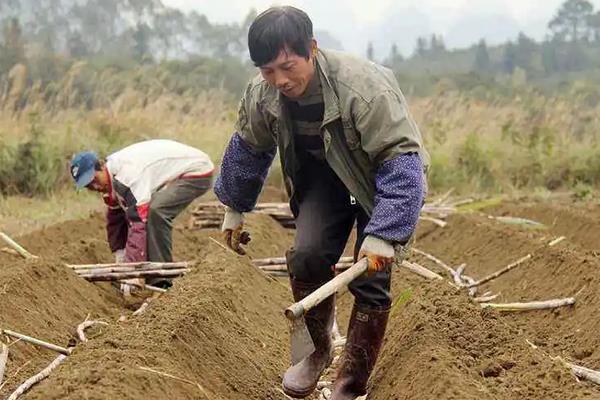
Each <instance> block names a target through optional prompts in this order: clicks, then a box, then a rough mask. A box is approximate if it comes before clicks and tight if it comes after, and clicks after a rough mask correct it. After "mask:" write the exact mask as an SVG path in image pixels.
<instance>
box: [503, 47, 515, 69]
mask: <svg viewBox="0 0 600 400" xmlns="http://www.w3.org/2000/svg"><path fill="white" fill-rule="evenodd" d="M516 62H517V51H516V49H515V45H514V44H513V43H512V42H508V43H506V45H505V46H504V53H503V54H502V71H503V72H504V73H506V74H512V73H513V72H514V70H515V67H516V66H517V64H516Z"/></svg>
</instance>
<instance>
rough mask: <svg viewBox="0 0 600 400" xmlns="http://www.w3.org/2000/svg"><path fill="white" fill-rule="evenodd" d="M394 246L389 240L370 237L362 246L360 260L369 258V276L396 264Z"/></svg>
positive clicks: (359, 254) (359, 253)
mask: <svg viewBox="0 0 600 400" xmlns="http://www.w3.org/2000/svg"><path fill="white" fill-rule="evenodd" d="M394 255H395V251H394V246H393V245H392V244H391V243H390V242H388V241H387V240H383V239H380V238H378V237H377V236H372V235H368V236H367V237H366V238H365V240H364V241H363V243H362V246H360V251H359V252H358V259H359V260H360V259H362V258H364V257H367V260H368V269H367V274H368V275H369V276H371V275H373V274H374V273H376V272H381V271H385V270H387V269H388V268H389V267H390V266H391V265H392V263H393V262H394Z"/></svg>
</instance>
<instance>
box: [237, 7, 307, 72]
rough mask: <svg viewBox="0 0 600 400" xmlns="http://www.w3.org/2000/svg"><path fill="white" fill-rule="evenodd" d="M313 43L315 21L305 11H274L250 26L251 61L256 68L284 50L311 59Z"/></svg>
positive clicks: (249, 46)
mask: <svg viewBox="0 0 600 400" xmlns="http://www.w3.org/2000/svg"><path fill="white" fill-rule="evenodd" d="M312 39H313V25H312V21H311V20H310V18H309V17H308V15H307V14H306V13H305V12H304V11H302V10H299V9H297V8H295V7H291V6H281V7H271V8H269V9H268V10H266V11H265V12H263V13H261V14H260V15H259V16H258V17H256V19H255V20H254V22H252V25H250V29H249V31H248V48H249V50H250V58H251V59H252V61H253V62H254V65H256V66H257V67H260V66H262V65H265V64H267V63H270V62H271V61H273V60H274V59H276V58H277V56H278V55H279V53H280V52H281V51H282V50H284V51H286V50H290V51H292V52H294V53H295V54H297V55H299V56H301V57H304V58H306V59H308V58H309V57H310V50H311V41H312Z"/></svg>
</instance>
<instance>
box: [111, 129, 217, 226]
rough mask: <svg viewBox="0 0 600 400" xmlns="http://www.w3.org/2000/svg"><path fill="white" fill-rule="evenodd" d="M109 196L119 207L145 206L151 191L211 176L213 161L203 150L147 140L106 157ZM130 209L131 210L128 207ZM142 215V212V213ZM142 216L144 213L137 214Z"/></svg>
mask: <svg viewBox="0 0 600 400" xmlns="http://www.w3.org/2000/svg"><path fill="white" fill-rule="evenodd" d="M106 167H107V169H108V172H109V174H110V177H111V183H112V190H111V192H112V193H111V197H113V196H114V195H115V194H116V196H114V197H113V199H115V197H116V199H115V200H118V203H119V205H121V207H123V208H131V207H132V206H133V207H134V208H137V209H139V208H142V209H143V208H146V207H144V206H147V204H149V203H150V200H151V198H152V194H154V193H155V192H156V191H157V190H159V189H160V188H161V187H163V186H164V185H165V184H167V183H169V182H171V181H174V180H176V179H179V178H185V177H189V178H191V177H202V176H209V175H212V172H213V170H214V164H213V163H212V161H211V160H210V158H209V157H208V155H206V154H205V153H204V152H202V151H200V150H198V149H196V148H194V147H191V146H188V145H185V144H183V143H179V142H176V141H174V140H164V139H158V140H147V141H144V142H140V143H135V144H132V145H131V146H128V147H125V148H124V149H122V150H119V151H117V152H116V153H113V154H111V155H110V156H108V157H107V161H106ZM131 211H133V210H131ZM142 214H145V213H142ZM140 217H141V218H142V219H145V218H144V217H145V216H144V215H140Z"/></svg>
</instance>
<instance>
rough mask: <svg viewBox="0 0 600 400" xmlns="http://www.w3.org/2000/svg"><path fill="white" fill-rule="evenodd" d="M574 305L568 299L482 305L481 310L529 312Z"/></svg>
mask: <svg viewBox="0 0 600 400" xmlns="http://www.w3.org/2000/svg"><path fill="white" fill-rule="evenodd" d="M573 304H575V298H573V297H568V298H565V299H554V300H547V301H531V302H527V303H504V304H500V303H484V304H481V307H483V308H494V309H496V310H500V311H529V310H546V309H551V308H558V307H565V306H571V305H573Z"/></svg>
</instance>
